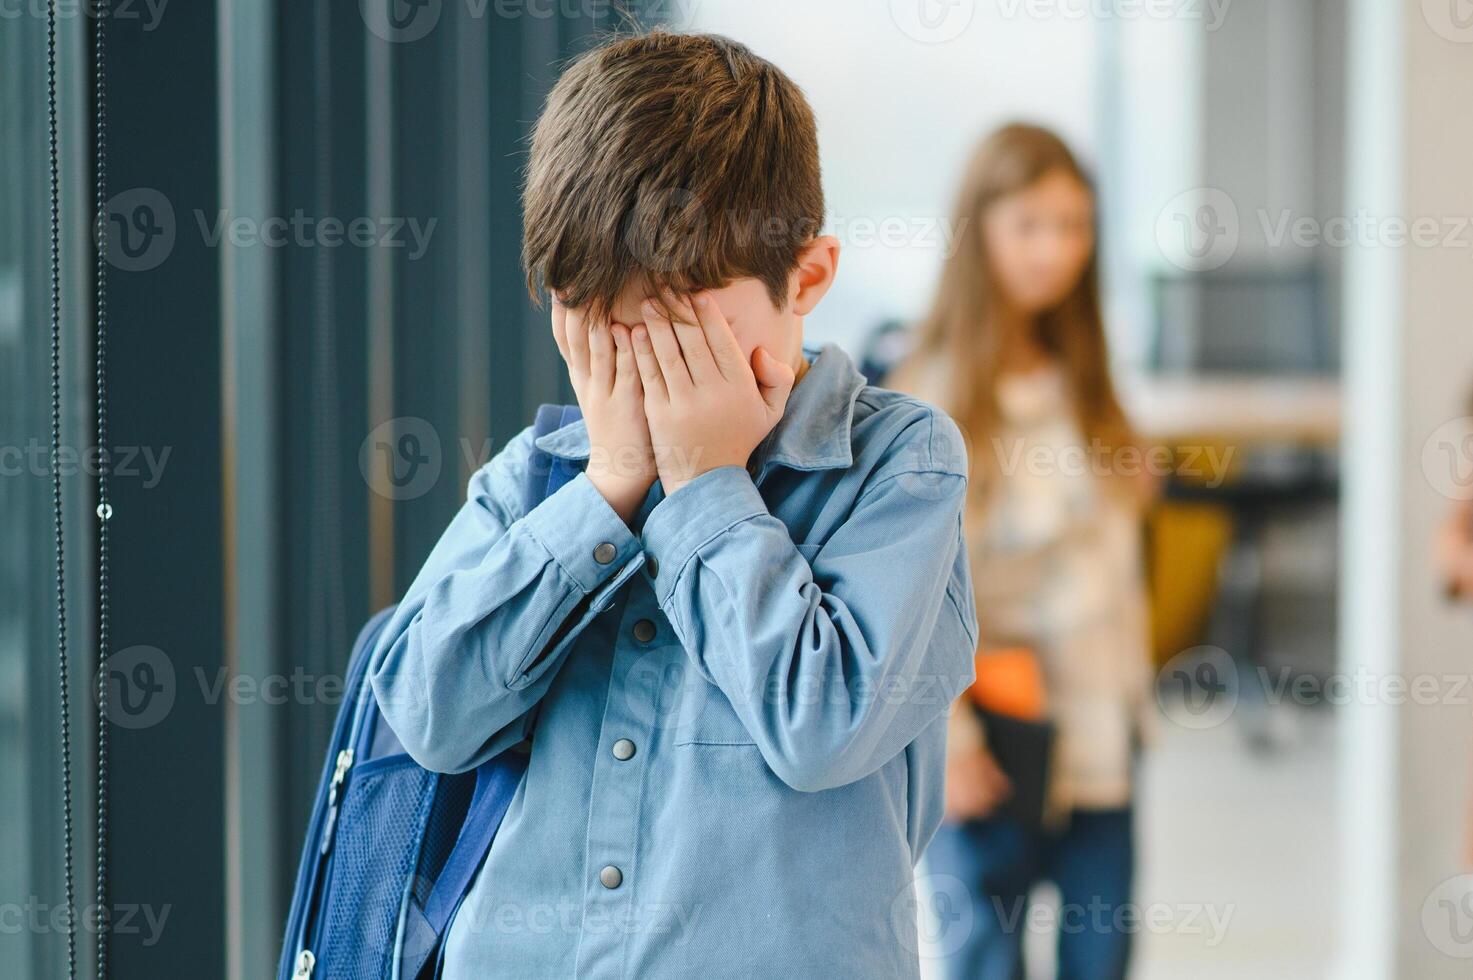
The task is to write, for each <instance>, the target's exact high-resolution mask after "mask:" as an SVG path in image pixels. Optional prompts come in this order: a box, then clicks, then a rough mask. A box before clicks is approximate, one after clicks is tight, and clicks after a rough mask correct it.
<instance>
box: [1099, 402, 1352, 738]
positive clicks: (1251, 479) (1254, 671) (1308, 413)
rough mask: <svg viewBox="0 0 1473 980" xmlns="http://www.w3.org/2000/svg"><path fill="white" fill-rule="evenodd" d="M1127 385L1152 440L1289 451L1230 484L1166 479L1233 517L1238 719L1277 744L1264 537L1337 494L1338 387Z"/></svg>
mask: <svg viewBox="0 0 1473 980" xmlns="http://www.w3.org/2000/svg"><path fill="white" fill-rule="evenodd" d="M1119 390H1120V398H1121V401H1122V402H1123V403H1124V404H1123V407H1124V408H1125V411H1126V414H1127V415H1128V416H1129V418H1130V420H1131V422H1132V423H1133V424H1134V425H1135V427H1136V430H1137V432H1139V434H1140V436H1141V439H1142V441H1143V442H1144V443H1146V444H1147V445H1162V446H1167V447H1170V448H1175V449H1182V448H1183V447H1187V446H1193V445H1201V444H1204V443H1205V444H1208V445H1214V446H1227V447H1230V448H1232V449H1233V450H1235V451H1237V454H1238V456H1239V457H1240V460H1241V457H1243V456H1244V455H1245V453H1244V452H1243V451H1247V454H1251V452H1252V451H1253V450H1257V449H1269V450H1272V449H1286V450H1287V451H1288V453H1287V457H1288V459H1287V462H1288V463H1290V464H1291V465H1290V466H1288V467H1287V469H1285V468H1284V467H1283V466H1282V464H1283V463H1284V462H1285V460H1283V459H1280V460H1278V462H1279V463H1280V465H1278V466H1273V467H1269V468H1263V467H1259V466H1254V465H1252V464H1251V460H1247V461H1243V462H1245V463H1246V464H1247V465H1245V466H1243V467H1240V468H1239V470H1238V471H1237V472H1236V473H1235V475H1234V477H1233V478H1232V479H1230V480H1229V481H1228V482H1227V483H1224V484H1222V485H1210V484H1203V483H1201V482H1194V481H1187V480H1179V479H1168V480H1167V481H1166V485H1165V487H1164V492H1165V494H1164V495H1165V499H1166V500H1167V501H1176V502H1198V503H1210V504H1213V505H1215V506H1217V507H1221V508H1223V509H1224V510H1225V511H1226V512H1227V513H1228V514H1230V515H1231V517H1232V532H1231V535H1232V540H1231V543H1230V545H1229V547H1230V549H1231V551H1230V555H1231V560H1230V561H1229V563H1228V565H1227V569H1226V570H1229V574H1228V575H1227V576H1226V580H1224V579H1222V578H1219V579H1218V582H1217V597H1216V603H1215V605H1216V606H1217V607H1218V614H1219V631H1220V633H1221V638H1220V641H1221V642H1222V644H1223V645H1224V646H1225V647H1226V648H1227V650H1228V652H1229V653H1230V654H1231V655H1232V657H1233V658H1234V660H1235V662H1236V663H1237V664H1238V665H1239V667H1240V675H1239V677H1240V680H1241V682H1242V688H1241V691H1240V696H1241V698H1242V700H1241V701H1240V705H1241V707H1242V711H1241V713H1240V714H1239V721H1240V723H1241V724H1242V725H1243V729H1244V733H1245V734H1246V736H1247V737H1248V740H1249V744H1250V745H1252V746H1254V747H1255V748H1258V749H1263V750H1271V749H1273V748H1274V743H1275V738H1274V735H1273V732H1272V728H1271V726H1270V724H1269V716H1268V712H1267V707H1268V702H1267V692H1266V691H1264V690H1263V688H1262V686H1261V684H1260V683H1259V680H1258V679H1259V678H1260V676H1261V675H1260V674H1259V668H1260V667H1261V666H1262V664H1263V662H1264V661H1263V645H1264V637H1263V635H1262V621H1263V608H1262V605H1263V589H1262V533H1263V529H1264V527H1265V525H1266V524H1267V522H1268V521H1269V519H1270V518H1271V517H1272V516H1275V515H1277V516H1280V517H1282V516H1283V515H1284V514H1285V513H1288V512H1293V511H1294V510H1295V509H1296V508H1303V507H1314V506H1323V505H1325V504H1327V503H1330V502H1332V501H1334V500H1335V499H1336V497H1337V495H1338V492H1339V486H1338V480H1337V478H1336V474H1335V473H1334V466H1333V463H1329V464H1327V463H1326V457H1328V456H1331V455H1332V454H1333V450H1334V449H1336V448H1337V447H1338V445H1339V442H1340V434H1341V424H1340V409H1341V396H1340V383H1339V381H1338V380H1336V379H1333V378H1321V377H1312V378H1311V377H1284V376H1257V377H1254V376H1236V375H1205V376H1192V375H1170V376H1163V375H1147V374H1135V375H1130V374H1126V375H1123V376H1122V377H1121V379H1120V385H1119ZM1273 455H1275V456H1276V457H1277V456H1284V455H1285V454H1282V453H1280V454H1273ZM1231 570H1236V573H1233V572H1232V571H1231ZM1180 573H1181V569H1180V568H1175V569H1171V570H1170V571H1166V570H1164V569H1154V570H1153V572H1152V582H1153V593H1155V594H1157V596H1158V598H1159V594H1160V590H1161V588H1162V587H1163V581H1164V580H1165V579H1173V580H1174V581H1175V584H1176V585H1177V587H1178V588H1179V587H1180V582H1181V580H1182V579H1183V576H1182V575H1181V574H1180ZM1209 574H1210V573H1209ZM1159 614H1160V610H1158V615H1159ZM1159 627H1160V623H1159V622H1158V630H1159ZM1167 642H1168V643H1169V642H1170V641H1169V640H1168V641H1167ZM1160 653H1161V651H1158V655H1159V654H1160Z"/></svg>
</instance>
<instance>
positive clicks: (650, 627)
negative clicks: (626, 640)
mask: <svg viewBox="0 0 1473 980" xmlns="http://www.w3.org/2000/svg"><path fill="white" fill-rule="evenodd" d="M634 638H635V639H636V640H638V641H639V642H641V643H648V642H649V641H651V640H653V639H654V638H655V624H654V623H652V622H650V621H649V620H648V619H641V620H640V621H639V622H637V623H635V624H634Z"/></svg>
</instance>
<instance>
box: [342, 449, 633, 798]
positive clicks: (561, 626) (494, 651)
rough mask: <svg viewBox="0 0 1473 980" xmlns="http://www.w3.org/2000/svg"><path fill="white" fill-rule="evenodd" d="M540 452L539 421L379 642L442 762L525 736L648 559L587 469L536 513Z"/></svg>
mask: <svg viewBox="0 0 1473 980" xmlns="http://www.w3.org/2000/svg"><path fill="white" fill-rule="evenodd" d="M532 453H533V447H532V431H531V430H530V429H527V430H525V431H523V432H522V434H521V435H519V436H518V437H517V438H516V439H515V440H513V442H511V443H510V444H509V445H508V446H507V447H506V448H505V449H504V450H502V452H501V453H499V454H498V455H497V456H496V458H495V459H493V460H492V461H491V462H490V463H488V464H487V465H486V466H485V467H483V468H482V469H480V470H478V471H477V472H476V474H475V475H474V476H473V477H472V478H471V481H470V485H469V488H468V490H467V499H466V502H465V505H464V506H463V507H461V509H460V512H459V513H458V514H457V515H456V516H455V519H454V520H453V521H452V522H451V523H450V526H449V527H448V528H447V529H446V531H445V533H444V535H443V536H442V537H441V538H440V541H439V543H438V544H436V545H435V548H434V550H433V551H432V552H431V553H430V556H429V558H428V560H426V562H425V564H424V567H423V568H422V569H421V570H420V572H419V575H418V576H416V578H415V580H414V582H413V583H412V584H411V585H410V587H409V589H408V591H407V592H406V593H405V595H404V598H403V600H402V601H401V602H400V603H399V606H398V608H397V609H396V610H395V611H394V614H393V616H392V617H391V618H390V620H389V622H388V624H387V625H386V626H385V628H384V632H383V635H382V637H381V638H380V639H379V642H378V645H377V647H376V649H375V654H374V655H375V663H374V665H373V667H372V675H371V676H372V680H373V690H374V695H375V697H376V698H377V699H378V702H379V706H380V709H381V710H382V712H383V715H384V718H385V719H387V720H388V723H389V726H390V727H391V728H392V729H393V730H394V733H395V734H396V735H397V736H398V737H399V740H400V741H401V742H402V743H403V744H404V748H405V749H406V751H408V752H409V754H410V756H412V757H413V758H414V760H415V761H416V762H418V763H419V764H420V765H422V766H424V767H425V768H427V769H430V770H433V771H437V772H463V771H465V770H468V769H473V768H475V767H476V766H478V765H480V764H481V763H482V762H484V761H485V760H486V759H489V758H491V757H492V756H493V755H495V754H497V753H498V752H500V751H502V750H503V749H505V748H507V747H509V746H511V745H513V744H515V743H516V742H519V741H521V740H522V738H524V737H525V736H526V733H527V732H526V729H527V719H528V716H529V712H530V710H531V709H532V708H533V707H535V706H536V704H537V702H538V701H539V700H540V699H541V698H542V696H543V695H544V694H546V693H547V689H548V687H549V686H550V685H551V682H552V678H553V677H554V676H555V674H556V671H557V668H558V666H559V665H560V664H561V662H562V661H563V659H565V657H566V655H567V651H568V649H569V648H570V647H571V645H572V642H573V641H574V640H575V639H576V638H577V636H578V634H579V633H581V632H582V630H583V629H584V627H586V626H587V624H588V622H589V621H590V620H591V619H592V618H593V617H594V616H596V615H597V614H598V613H600V612H602V611H603V610H604V609H605V608H606V607H607V606H608V604H609V602H610V601H612V595H613V592H614V591H615V590H616V589H617V588H618V587H619V585H620V584H622V582H623V581H624V580H625V579H627V578H628V577H629V575H631V574H633V572H634V571H635V570H636V569H637V568H638V567H639V566H640V565H641V564H643V555H642V552H641V550H640V546H639V540H638V538H636V537H635V536H634V534H633V533H632V532H631V531H630V530H629V528H628V526H627V525H626V524H625V523H624V521H623V520H622V519H621V518H620V517H619V515H618V514H617V513H615V512H614V510H613V508H612V507H610V506H609V504H608V502H607V501H605V500H604V498H603V495H602V494H600V493H599V492H598V490H597V489H596V488H595V487H594V486H593V484H592V483H591V482H590V481H589V480H588V477H587V476H585V475H583V474H582V473H580V474H578V476H577V477H576V478H574V479H573V480H572V481H570V482H569V483H567V484H566V485H564V486H563V487H562V488H560V489H559V490H558V491H557V492H556V493H554V494H553V495H552V496H550V497H548V498H547V499H546V500H544V501H542V502H541V503H539V504H537V505H536V506H535V507H533V508H531V509H530V510H528V509H527V505H528V503H530V501H526V500H524V499H523V498H524V497H525V490H523V487H524V486H526V485H527V477H526V471H527V467H528V466H529V465H530V463H531V459H532Z"/></svg>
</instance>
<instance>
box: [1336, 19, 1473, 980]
mask: <svg viewBox="0 0 1473 980" xmlns="http://www.w3.org/2000/svg"><path fill="white" fill-rule="evenodd" d="M1455 9H1456V8H1455V7H1454V6H1452V5H1449V4H1441V3H1436V2H1431V0H1429V2H1426V3H1418V2H1416V0H1405V2H1404V3H1402V4H1400V5H1395V4H1391V3H1388V2H1386V0H1356V2H1354V3H1353V4H1352V11H1353V18H1352V35H1351V46H1350V51H1351V61H1350V70H1349V72H1348V77H1349V79H1350V90H1349V101H1348V105H1349V116H1348V123H1349V130H1350V144H1349V145H1350V162H1351V171H1350V176H1349V181H1348V194H1347V210H1349V211H1355V210H1359V209H1365V210H1366V211H1368V212H1369V213H1371V214H1372V215H1376V216H1380V217H1382V218H1385V219H1388V220H1398V219H1400V220H1408V221H1410V220H1414V219H1417V218H1424V219H1426V218H1430V219H1432V220H1433V221H1435V222H1438V224H1439V227H1440V228H1441V229H1442V231H1443V232H1444V233H1455V232H1456V230H1457V229H1459V228H1463V227H1464V226H1463V223H1464V222H1465V220H1466V219H1467V217H1468V216H1470V215H1473V181H1470V179H1469V177H1470V174H1473V101H1470V100H1469V98H1468V95H1467V93H1469V92H1470V91H1473V31H1470V30H1467V29H1464V28H1460V27H1458V26H1457V23H1456V22H1455V21H1454V20H1452V19H1451V18H1450V17H1449V13H1450V11H1453V10H1455ZM1461 234H1462V236H1463V237H1462V240H1461V242H1455V243H1453V244H1450V245H1449V244H1444V243H1441V242H1439V243H1436V244H1429V245H1423V246H1418V245H1405V244H1402V245H1398V244H1396V243H1395V241H1394V239H1393V237H1392V236H1390V235H1389V234H1382V235H1379V236H1377V237H1376V238H1375V239H1374V240H1373V241H1371V242H1369V243H1368V244H1366V245H1363V246H1361V247H1358V248H1356V249H1354V250H1352V251H1350V252H1349V253H1348V254H1347V256H1346V259H1347V267H1346V284H1347V285H1346V291H1345V303H1346V310H1347V337H1346V368H1347V374H1346V383H1347V396H1348V404H1347V410H1346V424H1347V431H1348V443H1347V461H1348V467H1347V472H1346V477H1347V485H1346V520H1345V563H1344V568H1343V572H1342V577H1343V588H1344V590H1345V591H1344V595H1345V615H1344V619H1343V630H1342V635H1343V641H1342V664H1343V667H1344V668H1345V669H1346V670H1351V671H1353V670H1357V669H1361V670H1366V671H1369V672H1370V673H1371V674H1372V675H1373V676H1384V677H1392V678H1395V679H1397V680H1399V681H1401V682H1404V683H1406V684H1408V685H1415V684H1418V683H1424V684H1430V685H1431V690H1432V691H1433V692H1434V694H1435V697H1433V698H1431V699H1430V700H1427V701H1426V703H1423V699H1417V700H1416V701H1415V702H1413V703H1398V700H1399V699H1395V698H1387V697H1380V698H1374V699H1370V700H1369V702H1368V703H1365V704H1361V705H1359V706H1357V707H1356V708H1354V709H1353V710H1352V711H1351V712H1349V713H1347V717H1346V722H1347V724H1345V725H1344V726H1343V727H1344V732H1345V741H1344V764H1345V768H1344V776H1345V780H1344V787H1343V805H1344V816H1345V818H1346V819H1345V826H1346V827H1347V838H1346V841H1345V851H1346V855H1347V862H1348V863H1347V867H1346V876H1347V882H1348V886H1349V887H1348V888H1347V893H1346V897H1345V924H1346V928H1345V930H1344V935H1345V936H1346V937H1347V944H1346V947H1345V949H1344V951H1343V959H1342V968H1341V970H1340V973H1341V975H1343V976H1347V977H1377V978H1380V977H1389V976H1396V977H1409V978H1416V980H1438V978H1442V977H1446V978H1449V980H1451V978H1453V977H1467V976H1468V975H1469V970H1470V968H1473V878H1468V877H1465V873H1466V872H1467V871H1468V870H1469V868H1468V866H1467V863H1466V858H1465V857H1464V853H1465V851H1464V848H1465V836H1464V835H1465V833H1466V831H1467V822H1466V814H1467V809H1468V805H1469V786H1468V778H1467V775H1468V768H1469V757H1468V748H1469V737H1470V734H1473V732H1470V714H1473V712H1470V710H1469V703H1470V702H1469V694H1468V692H1467V691H1465V690H1463V689H1462V687H1461V683H1462V681H1461V679H1462V678H1467V676H1468V674H1469V669H1470V657H1469V654H1470V652H1473V619H1470V616H1469V614H1468V612H1467V611H1466V610H1459V609H1455V608H1453V607H1451V606H1449V605H1448V604H1447V603H1445V602H1444V601H1443V600H1442V599H1441V597H1440V585H1439V583H1438V581H1437V579H1436V576H1435V575H1434V573H1433V570H1432V553H1433V535H1434V530H1435V526H1436V523H1437V521H1438V520H1440V519H1441V517H1442V516H1443V514H1444V512H1445V509H1446V508H1447V506H1448V494H1449V493H1453V492H1456V490H1457V482H1456V481H1452V480H1450V479H1449V478H1448V475H1447V474H1446V473H1445V472H1439V471H1438V469H1436V468H1435V467H1433V466H1431V465H1427V463H1426V462H1425V460H1424V452H1425V451H1426V450H1427V449H1428V447H1429V444H1432V443H1433V442H1434V440H1436V439H1437V438H1438V434H1439V432H1440V431H1441V432H1444V433H1445V432H1446V431H1447V430H1445V429H1443V428H1442V427H1443V426H1444V425H1445V424H1447V423H1449V422H1450V421H1453V420H1456V419H1457V418H1458V417H1459V416H1460V415H1461V413H1462V411H1463V402H1464V400H1465V398H1466V393H1467V390H1468V387H1469V384H1470V382H1473V330H1470V329H1469V324H1468V323H1467V316H1468V311H1469V310H1470V309H1473V277H1470V276H1469V265H1468V263H1469V258H1470V245H1469V242H1468V234H1469V233H1468V232H1467V230H1466V228H1464V230H1463V231H1462V233H1461ZM1462 453H1463V457H1464V458H1463V459H1462V460H1461V462H1462V464H1463V466H1464V476H1465V482H1463V484H1462V486H1463V487H1464V488H1466V487H1468V486H1469V483H1468V482H1467V481H1466V474H1467V468H1468V467H1469V466H1473V455H1470V454H1469V450H1468V448H1467V445H1466V444H1463V445H1462ZM1433 458H1434V459H1435V458H1436V455H1435V453H1434V454H1433ZM1413 689H1415V688H1413ZM1400 700H1403V701H1404V700H1405V699H1400Z"/></svg>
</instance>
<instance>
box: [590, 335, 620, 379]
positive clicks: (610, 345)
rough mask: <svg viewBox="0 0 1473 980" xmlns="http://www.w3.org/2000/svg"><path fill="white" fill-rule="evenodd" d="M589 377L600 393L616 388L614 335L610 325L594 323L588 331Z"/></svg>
mask: <svg viewBox="0 0 1473 980" xmlns="http://www.w3.org/2000/svg"><path fill="white" fill-rule="evenodd" d="M588 377H589V378H590V379H591V380H592V381H593V382H594V383H595V384H597V385H598V386H599V388H598V390H600V391H611V390H613V387H614V335H613V334H612V333H610V332H609V325H608V324H607V323H601V322H598V321H594V323H593V324H592V326H591V328H590V329H589V331H588Z"/></svg>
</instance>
